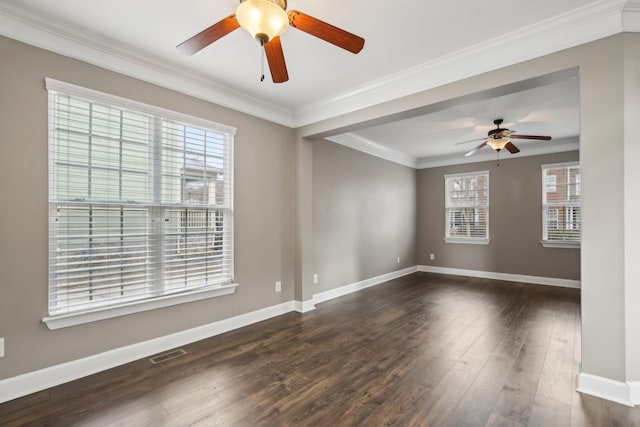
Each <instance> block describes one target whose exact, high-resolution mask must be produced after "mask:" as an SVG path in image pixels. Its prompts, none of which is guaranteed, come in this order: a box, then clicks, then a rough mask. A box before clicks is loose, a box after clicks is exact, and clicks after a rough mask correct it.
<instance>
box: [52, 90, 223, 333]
mask: <svg viewBox="0 0 640 427" xmlns="http://www.w3.org/2000/svg"><path fill="white" fill-rule="evenodd" d="M47 89H48V91H49V123H50V125H49V212H50V215H49V216H50V218H49V315H50V316H51V317H50V318H46V319H44V320H45V322H47V324H48V325H49V323H48V321H49V320H52V319H54V320H52V323H55V318H56V317H64V316H66V315H69V314H74V313H84V312H88V311H91V312H95V311H96V310H98V311H100V310H105V311H107V310H110V309H113V308H114V307H115V308H117V307H123V306H127V307H131V306H132V304H133V305H134V306H136V308H134V309H132V311H141V310H145V309H150V308H156V307H157V306H158V304H160V306H164V305H171V304H175V303H178V302H183V301H187V300H189V301H190V300H194V299H199V298H202V297H209V296H215V295H218V294H225V293H230V292H233V290H234V289H235V285H231V282H232V278H233V259H232V254H233V247H232V243H233V239H232V224H233V222H232V220H233V217H232V216H233V213H232V182H231V178H232V176H233V175H232V169H231V168H232V142H233V134H234V133H235V130H234V129H233V128H229V127H226V126H223V125H218V124H216V123H213V122H209V121H205V120H202V119H197V118H193V117H189V116H184V115H181V114H178V113H174V112H170V111H166V110H163V109H159V108H155V107H151V106H148V105H143V104H139V103H135V102H132V101H128V100H124V99H121V98H118V97H114V96H110V95H106V94H102V93H98V92H94V91H91V90H88V89H84V88H79V87H76V86H73V85H69V84H66V83H62V82H57V81H54V80H50V79H47ZM150 301H151V302H153V303H152V304H151V305H148V306H145V305H144V304H141V302H142V303H144V302H150ZM154 301H155V302H154ZM158 301H162V302H161V303H159V302H158ZM128 312H131V311H128ZM128 312H127V313H128ZM113 315H118V314H105V315H104V316H103V317H101V318H106V317H113ZM77 323H83V321H82V320H79V321H78V322H77ZM49 327H51V325H49Z"/></svg>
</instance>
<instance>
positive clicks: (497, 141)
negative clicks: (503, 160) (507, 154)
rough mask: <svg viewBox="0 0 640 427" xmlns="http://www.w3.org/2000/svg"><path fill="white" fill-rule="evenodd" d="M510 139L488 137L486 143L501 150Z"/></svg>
mask: <svg viewBox="0 0 640 427" xmlns="http://www.w3.org/2000/svg"><path fill="white" fill-rule="evenodd" d="M510 141H511V140H510V139H509V138H498V139H494V138H489V140H488V141H487V144H488V145H490V146H491V148H493V149H494V150H496V151H499V150H502V149H503V148H504V147H505V145H507V144H508V143H509V142H510Z"/></svg>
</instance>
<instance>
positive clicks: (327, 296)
mask: <svg viewBox="0 0 640 427" xmlns="http://www.w3.org/2000/svg"><path fill="white" fill-rule="evenodd" d="M416 271H418V267H416V266H414V267H408V268H404V269H402V270H397V271H392V272H391V273H386V274H381V275H380V276H376V277H372V278H370V279H365V280H361V281H359V282H356V283H352V284H350V285H345V286H341V287H339V288H335V289H330V290H328V291H324V292H320V293H318V294H314V295H313V302H314V303H315V304H319V303H321V302H325V301H329V300H331V299H334V298H338V297H341V296H343V295H347V294H350V293H352V292H357V291H359V290H362V289H365V288H368V287H371V286H376V285H379V284H381V283H384V282H388V281H389V280H393V279H397V278H398V277H402V276H406V275H408V274H412V273H415V272H416Z"/></svg>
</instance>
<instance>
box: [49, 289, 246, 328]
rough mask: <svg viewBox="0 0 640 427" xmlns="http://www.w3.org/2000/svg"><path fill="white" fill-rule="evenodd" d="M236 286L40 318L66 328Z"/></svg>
mask: <svg viewBox="0 0 640 427" xmlns="http://www.w3.org/2000/svg"><path fill="white" fill-rule="evenodd" d="M237 287H238V285H237V284H229V285H223V286H220V287H217V288H213V289H207V290H197V291H193V292H185V293H180V294H173V295H166V296H162V297H157V298H153V299H148V300H143V301H134V302H130V303H125V304H120V305H117V306H113V307H102V308H96V309H93V310H89V311H83V312H80V313H70V314H60V315H57V316H50V317H44V318H43V319H42V322H43V323H44V324H46V325H47V327H48V328H49V329H51V330H53V329H60V328H66V327H69V326H74V325H81V324H83V323H89V322H95V321H98V320H104V319H110V318H112V317H118V316H126V315H127V314H133V313H140V312H142V311H148V310H154V309H156V308H162V307H169V306H172V305H177V304H184V303H187V302H192V301H198V300H201V299H207V298H213V297H219V296H222V295H229V294H232V293H234V292H235V291H236V288H237Z"/></svg>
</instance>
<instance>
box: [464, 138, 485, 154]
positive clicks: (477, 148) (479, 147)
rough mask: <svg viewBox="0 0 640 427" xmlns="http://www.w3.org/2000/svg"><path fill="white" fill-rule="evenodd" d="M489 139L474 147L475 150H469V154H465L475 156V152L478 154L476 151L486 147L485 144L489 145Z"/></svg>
mask: <svg viewBox="0 0 640 427" xmlns="http://www.w3.org/2000/svg"><path fill="white" fill-rule="evenodd" d="M487 142H488V141H485V142H483V143H482V144H480V145H478V146H477V147H476V148H474V149H473V150H471V151H469V152H468V153H467V154H465V155H464V156H465V157H469V156H473V155H474V154H476V152H477V151H478V150H479V149H481V148H482V147H484V146H485V145H487Z"/></svg>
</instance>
